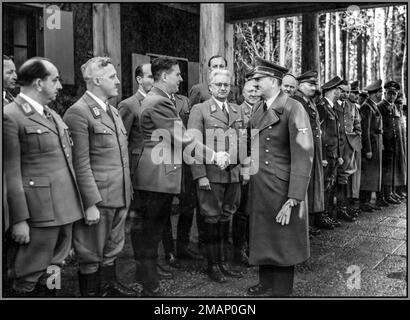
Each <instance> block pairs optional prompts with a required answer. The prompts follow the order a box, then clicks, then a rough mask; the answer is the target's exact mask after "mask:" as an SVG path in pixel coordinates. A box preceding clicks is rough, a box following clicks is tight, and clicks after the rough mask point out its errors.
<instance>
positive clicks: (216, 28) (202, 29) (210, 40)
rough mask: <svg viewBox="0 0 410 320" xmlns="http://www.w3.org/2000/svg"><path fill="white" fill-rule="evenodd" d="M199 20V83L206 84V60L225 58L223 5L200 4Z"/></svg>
mask: <svg viewBox="0 0 410 320" xmlns="http://www.w3.org/2000/svg"><path fill="white" fill-rule="evenodd" d="M199 19H200V26H199V82H207V77H208V59H209V58H210V57H212V56H214V55H221V56H225V5H224V4H223V3H201V4H200V18H199Z"/></svg>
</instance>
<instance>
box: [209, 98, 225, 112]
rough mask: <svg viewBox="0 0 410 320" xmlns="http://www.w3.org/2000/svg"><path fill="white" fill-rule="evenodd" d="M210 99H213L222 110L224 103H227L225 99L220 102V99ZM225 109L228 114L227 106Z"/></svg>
mask: <svg viewBox="0 0 410 320" xmlns="http://www.w3.org/2000/svg"><path fill="white" fill-rule="evenodd" d="M212 99H214V101H215V103H216V104H217V105H218V107H219V108H221V110H222V111H223V110H224V105H226V106H227V105H228V104H227V103H226V100H225V101H224V102H221V101H219V100H216V99H215V98H213V97H212ZM226 111H227V112H228V114H229V108H226Z"/></svg>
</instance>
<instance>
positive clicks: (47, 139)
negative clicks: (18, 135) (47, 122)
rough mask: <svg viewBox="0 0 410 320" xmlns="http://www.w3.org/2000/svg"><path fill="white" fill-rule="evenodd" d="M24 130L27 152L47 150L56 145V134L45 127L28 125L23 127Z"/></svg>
mask: <svg viewBox="0 0 410 320" xmlns="http://www.w3.org/2000/svg"><path fill="white" fill-rule="evenodd" d="M24 132H25V135H26V141H27V150H28V151H29V152H32V153H39V152H49V151H53V150H54V149H56V148H57V147H58V139H57V136H56V135H54V134H53V133H52V132H51V131H50V130H49V129H47V128H45V127H42V126H28V127H25V128H24Z"/></svg>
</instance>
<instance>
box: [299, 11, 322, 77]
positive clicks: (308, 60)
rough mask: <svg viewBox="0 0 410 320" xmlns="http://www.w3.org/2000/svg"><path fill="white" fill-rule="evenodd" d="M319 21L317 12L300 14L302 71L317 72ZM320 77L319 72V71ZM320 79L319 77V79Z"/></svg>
mask: <svg viewBox="0 0 410 320" xmlns="http://www.w3.org/2000/svg"><path fill="white" fill-rule="evenodd" d="M318 30H319V22H318V16H317V13H305V14H303V15H302V73H303V72H305V71H308V70H315V71H317V72H318V73H319V33H318ZM319 77H320V73H319ZM319 81H320V79H319Z"/></svg>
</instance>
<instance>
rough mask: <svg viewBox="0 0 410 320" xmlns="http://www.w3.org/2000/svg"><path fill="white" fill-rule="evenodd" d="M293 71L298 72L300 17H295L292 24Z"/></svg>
mask: <svg viewBox="0 0 410 320" xmlns="http://www.w3.org/2000/svg"><path fill="white" fill-rule="evenodd" d="M292 27H293V29H292V73H293V74H296V72H297V65H296V63H297V61H298V60H297V48H298V44H299V42H298V31H299V30H298V17H297V16H295V17H293V25H292Z"/></svg>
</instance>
